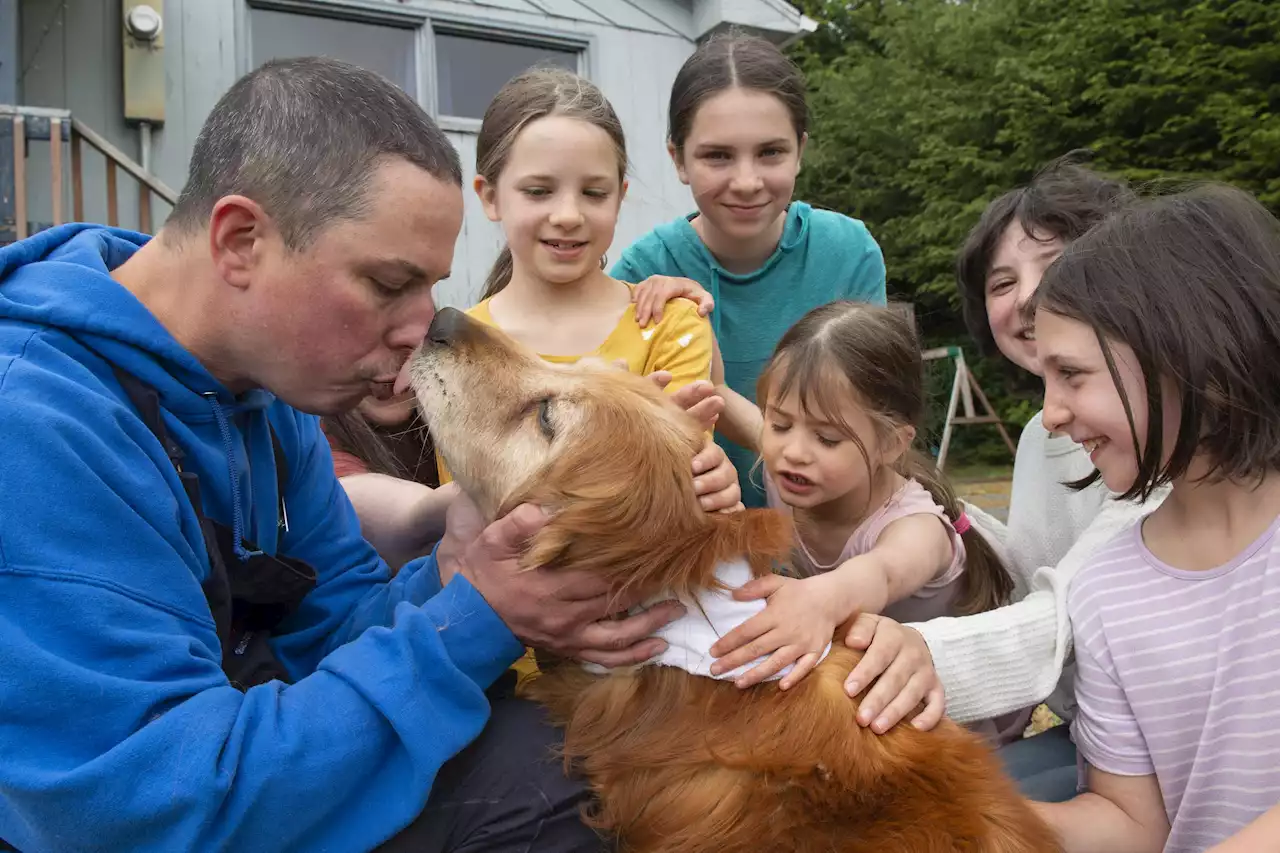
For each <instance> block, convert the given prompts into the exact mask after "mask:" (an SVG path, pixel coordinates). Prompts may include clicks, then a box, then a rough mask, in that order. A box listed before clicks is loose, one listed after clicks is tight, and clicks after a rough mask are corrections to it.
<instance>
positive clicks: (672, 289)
mask: <svg viewBox="0 0 1280 853" xmlns="http://www.w3.org/2000/svg"><path fill="white" fill-rule="evenodd" d="M678 297H684V298H685V299H692V300H693V301H694V302H696V303H698V316H700V317H705V316H707V315H708V314H710V313H711V310H712V309H713V308H715V307H716V303H715V300H713V299H712V298H711V294H710V293H707V291H706V290H704V289H703V287H702V285H700V284H698V283H697V282H696V281H694V280H693V279H688V278H675V277H672V276H669V275H651V276H649V277H648V278H646V279H645V280H644V281H642V282H640V283H639V284H637V285H636V286H635V287H634V288H632V290H631V301H632V302H634V303H635V304H636V322H637V323H639V324H640V328H642V329H643V328H644V327H645V326H647V325H649V323H650V322H654V323H656V322H658V321H659V320H661V319H662V308H663V306H665V305H666V304H667V303H668V302H670V301H671V300H672V299H676V298H678Z"/></svg>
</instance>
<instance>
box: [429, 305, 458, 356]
mask: <svg viewBox="0 0 1280 853" xmlns="http://www.w3.org/2000/svg"><path fill="white" fill-rule="evenodd" d="M466 324H467V316H466V315H465V314H463V313H462V312H461V311H459V310H458V309H457V308H441V309H440V310H439V311H437V312H436V316H435V317H433V318H432V319H431V325H430V326H428V327H427V342H428V343H431V344H436V345H437V346H444V347H447V346H449V345H450V344H453V343H456V342H457V340H458V338H459V336H460V335H461V334H462V330H463V329H464V328H465V327H466Z"/></svg>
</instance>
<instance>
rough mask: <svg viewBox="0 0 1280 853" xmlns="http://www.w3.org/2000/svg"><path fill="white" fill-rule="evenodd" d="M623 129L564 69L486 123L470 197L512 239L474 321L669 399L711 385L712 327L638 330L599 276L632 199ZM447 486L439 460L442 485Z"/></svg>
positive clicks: (506, 99)
mask: <svg viewBox="0 0 1280 853" xmlns="http://www.w3.org/2000/svg"><path fill="white" fill-rule="evenodd" d="M626 170H627V154H626V141H625V140H624V138H623V133H622V124H621V123H620V122H619V121H618V117H617V115H616V114H615V113H614V111H613V107H612V106H610V104H609V102H608V100H606V99H605V97H604V95H603V94H602V93H601V92H600V90H599V89H598V88H596V86H595V85H593V84H592V83H591V82H589V81H587V80H585V79H583V78H581V77H579V76H578V75H576V74H573V73H571V72H568V71H564V70H560V69H546V68H542V69H535V70H533V71H529V72H526V73H525V74H522V75H521V76H519V77H516V78H515V79H513V80H511V81H510V82H509V83H507V85H506V86H504V87H503V89H502V91H500V92H499V93H498V94H497V96H496V97H495V98H494V99H493V102H492V103H491V104H490V105H489V108H488V110H486V112H485V116H484V121H483V122H482V124H481V126H480V134H479V136H478V138H477V140H476V173H477V174H476V179H475V190H476V194H477V195H478V196H479V197H480V202H481V204H483V205H484V211H485V214H486V215H487V216H488V217H489V219H490V220H492V221H494V222H499V223H501V224H502V230H503V232H504V234H505V235H506V238H507V245H506V248H504V249H503V250H502V254H501V255H500V256H499V258H498V261H497V263H495V264H494V267H493V270H492V271H491V272H490V273H489V278H488V280H487V281H486V282H485V291H484V296H483V297H482V301H481V302H480V303H479V304H478V305H476V306H475V307H474V308H472V309H471V310H470V311H469V312H468V313H469V314H470V315H471V316H472V317H474V318H475V319H477V320H480V321H481V322H483V323H488V324H489V325H492V326H496V327H498V328H500V329H502V331H504V332H506V333H507V334H508V335H510V336H511V337H513V338H515V339H516V340H517V341H519V342H520V343H522V344H524V345H525V346H527V347H529V348H530V349H532V350H533V351H534V352H536V353H538V354H539V355H540V356H541V357H542V358H543V359H545V360H547V361H553V362H562V363H563V362H574V361H577V360H578V359H580V358H583V357H584V356H595V357H598V358H602V359H605V360H608V361H614V362H620V363H625V364H626V366H627V369H628V370H630V371H631V372H633V373H638V374H641V375H648V374H650V373H654V372H655V371H666V372H668V373H670V374H671V381H670V383H669V384H668V385H667V386H666V388H667V391H669V392H670V391H675V390H678V389H679V388H681V387H683V386H685V385H688V384H689V383H691V382H694V381H696V380H698V379H709V378H710V376H711V350H712V344H711V325H710V323H709V322H708V321H707V320H706V319H705V318H703V317H701V316H699V314H698V309H697V306H696V305H695V304H694V303H693V302H689V301H687V300H678V301H676V302H674V303H672V304H671V305H670V306H668V308H667V310H665V311H664V312H663V314H662V318H661V320H660V321H659V322H657V323H656V324H650V325H648V326H646V327H645V328H641V327H640V326H639V325H638V324H637V323H636V320H635V308H636V306H635V305H634V304H633V303H632V301H631V291H632V288H631V285H628V284H624V283H623V282H620V281H617V280H616V279H613V278H610V277H609V276H608V275H607V274H605V272H604V258H605V252H606V251H607V250H608V248H609V245H610V243H612V242H613V234H614V229H615V228H616V226H617V224H618V210H619V207H620V206H621V204H622V199H623V197H624V196H625V195H626V192H627V181H626ZM450 479H451V477H450V475H449V472H448V470H447V469H446V468H445V466H444V464H443V460H441V464H440V481H441V483H445V482H448V481H449V480H450Z"/></svg>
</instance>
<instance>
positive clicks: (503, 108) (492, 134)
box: [476, 67, 627, 300]
mask: <svg viewBox="0 0 1280 853" xmlns="http://www.w3.org/2000/svg"><path fill="white" fill-rule="evenodd" d="M547 116H565V117H567V118H576V119H580V120H581V121H585V122H587V123H588V124H593V125H595V126H596V127H598V128H600V129H601V130H603V131H604V132H605V133H607V134H609V138H610V139H611V140H613V144H614V146H615V147H616V149H617V153H618V180H619V181H621V180H622V179H623V178H624V177H625V176H626V173H627V141H626V138H625V137H624V135H623V133H622V122H621V121H619V120H618V114H617V113H615V112H614V111H613V106H612V105H611V104H610V103H609V100H608V99H607V98H605V96H604V93H602V92H601V91H600V89H599V87H597V86H596V85H595V84H594V83H592V82H591V81H590V80H587V79H586V78H584V77H580V76H579V75H577V74H574V73H573V72H572V71H566V70H565V69H563V68H558V67H537V68H533V69H530V70H529V71H526V72H524V73H523V74H520V75H519V76H517V77H514V78H512V79H511V80H510V81H509V82H508V83H507V84H506V85H505V86H503V87H502V89H501V90H500V91H499V92H498V94H497V95H495V96H494V98H493V101H492V102H490V104H489V108H488V109H486V110H485V111H484V119H483V120H482V121H481V123H480V134H479V135H478V136H477V137H476V174H478V175H480V176H481V177H483V178H484V179H485V180H486V181H488V182H489V183H490V184H496V183H497V182H498V177H499V176H500V175H501V174H502V170H503V168H505V167H506V165H507V160H508V159H509V158H510V156H511V148H512V146H513V145H515V141H516V137H518V136H519V135H520V131H522V130H524V129H525V128H526V127H528V126H529V124H530V123H531V122H534V121H537V120H538V119H540V118H546V117H547ZM603 264H604V259H603V258H601V266H602V267H603ZM512 269H513V266H512V259H511V249H510V248H509V247H507V246H503V247H502V252H501V253H500V254H499V255H498V260H497V261H495V262H494V264H493V268H492V269H491V270H489V276H488V278H486V279H485V282H484V292H483V293H482V294H481V296H480V298H481V300H484V299H488V298H489V297H491V296H493V295H494V294H496V293H498V292H499V291H501V290H502V289H503V288H504V287H506V286H507V283H508V282H509V281H511V272H512Z"/></svg>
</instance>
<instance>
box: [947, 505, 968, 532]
mask: <svg viewBox="0 0 1280 853" xmlns="http://www.w3.org/2000/svg"><path fill="white" fill-rule="evenodd" d="M951 526H952V527H954V528H955V530H956V535H957V536H963V535H965V534H966V533H968V532H969V526H970V525H969V516H968V515H967V514H966V513H965V511H964V510H961V511H960V514H959V515H957V516H956V520H955V521H954V522H952V524H951Z"/></svg>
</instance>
